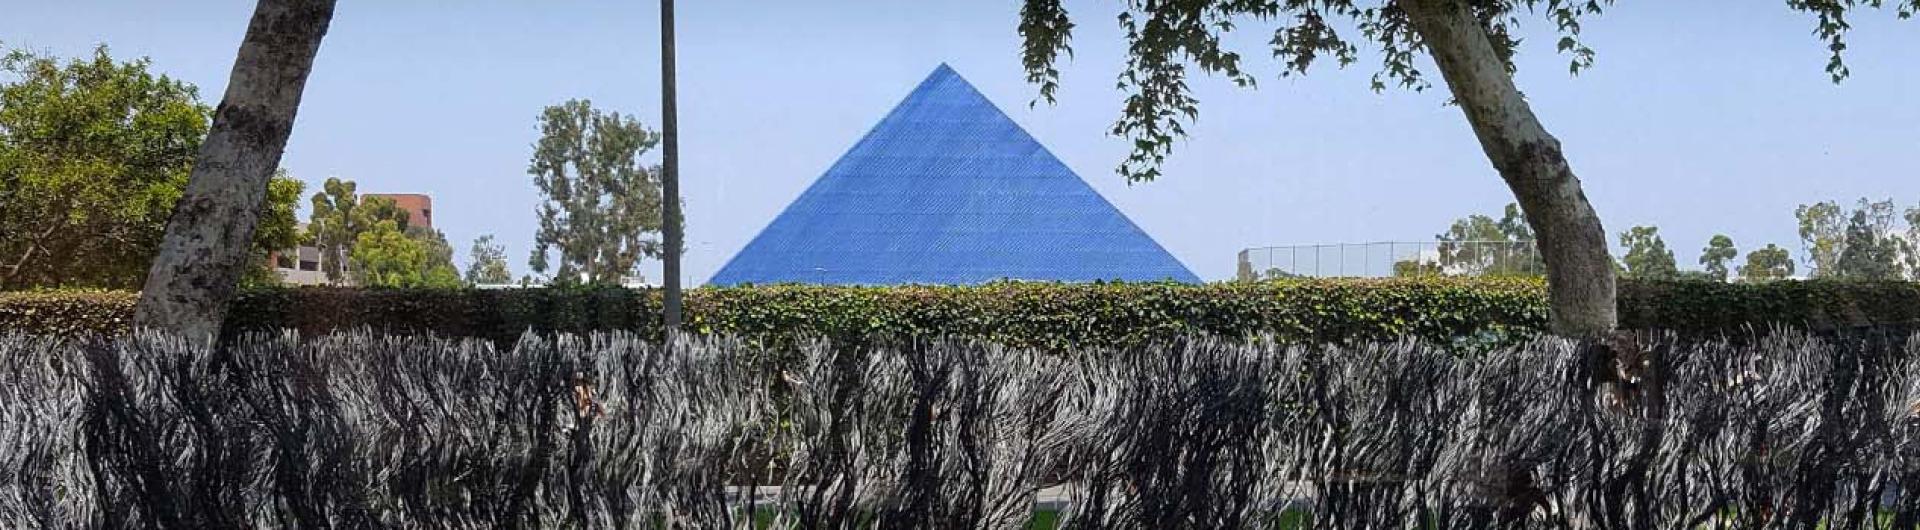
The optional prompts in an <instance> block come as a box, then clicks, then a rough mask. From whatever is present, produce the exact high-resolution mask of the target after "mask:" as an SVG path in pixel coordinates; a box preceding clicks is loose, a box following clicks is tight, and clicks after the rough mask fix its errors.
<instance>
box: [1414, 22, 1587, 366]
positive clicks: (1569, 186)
mask: <svg viewBox="0 0 1920 530" xmlns="http://www.w3.org/2000/svg"><path fill="white" fill-rule="evenodd" d="M1400 5H1401V6H1402V7H1403V8H1405V9H1406V11H1407V14H1408V16H1409V18H1410V19H1411V20H1412V21H1413V26H1414V28H1415V30H1416V31H1418V32H1419V34H1420V37H1421V40H1422V41H1423V42H1425V44H1426V46H1427V50H1428V53H1429V54H1430V55H1432V56H1433V60H1434V62H1435V63H1436V64H1438V65H1439V67H1440V73H1441V75H1442V76H1444V77H1445V78H1446V81H1447V86H1448V88H1450V89H1451V90H1452V92H1453V97H1454V101H1455V103H1456V104H1458V105H1459V106H1460V110H1461V111H1463V112H1465V113H1466V116H1467V122H1468V123H1470V124H1471V125H1472V126H1473V132H1474V136H1476V137H1478V138H1479V140H1480V147H1481V149H1482V150H1484V151H1485V152H1486V154H1487V158H1488V159H1489V160H1491V161H1492V162H1493V167H1494V169H1495V170H1497V171H1499V173H1500V178H1501V179H1503V180H1505V181H1506V182H1507V187H1508V188H1511V189H1512V190H1513V195H1514V197H1515V198H1516V199H1518V200H1519V203H1520V207H1521V209H1523V210H1525V211H1526V216H1527V224H1528V225H1531V226H1532V227H1533V232H1534V234H1535V237H1536V240H1535V244H1537V245H1539V247H1540V254H1541V257H1542V258H1543V259H1544V260H1545V261H1546V264H1547V292H1548V297H1549V299H1550V306H1551V308H1552V314H1551V321H1552V323H1551V327H1552V331H1553V333H1555V334H1558V335H1562V336H1569V337H1595V336H1600V335H1605V334H1608V333H1611V332H1612V331H1613V330H1614V328H1615V326H1616V325H1617V323H1618V315H1617V311H1618V309H1617V308H1616V306H1615V305H1614V274H1613V257H1612V256H1611V255H1610V254H1609V253H1608V252H1607V232H1606V229H1605V228H1603V227H1601V225H1600V217H1599V215H1597V214H1595V213H1594V210H1593V205H1592V204H1590V203H1588V202H1587V196H1586V193H1585V192H1583V191H1581V189H1580V179H1579V178H1577V177H1575V176H1574V174H1573V169H1572V168H1571V167H1569V166H1568V164H1567V158H1566V156H1565V155H1563V154H1562V153H1561V151H1560V141H1559V140H1557V139H1555V138H1554V137H1553V135H1551V134H1548V133H1547V130H1546V129H1545V128H1543V127H1541V125H1540V120H1539V119H1538V118H1536V117H1535V116H1534V115H1533V109H1531V108H1530V107H1528V106H1527V102H1526V99H1525V98H1524V97H1522V96H1521V94H1520V91H1519V89H1517V88H1515V87H1514V84H1513V76H1512V74H1510V73H1509V72H1508V71H1507V68H1506V63H1505V61H1503V60H1502V59H1501V58H1500V55H1499V54H1498V53H1496V51H1495V50H1494V48H1493V43H1492V41H1491V40H1489V39H1488V37H1487V30H1486V27H1485V25H1484V24H1482V23H1481V22H1480V20H1479V19H1478V18H1477V17H1475V16H1474V14H1473V13H1472V12H1471V11H1469V8H1468V5H1467V2H1464V1H1462V0H1400Z"/></svg>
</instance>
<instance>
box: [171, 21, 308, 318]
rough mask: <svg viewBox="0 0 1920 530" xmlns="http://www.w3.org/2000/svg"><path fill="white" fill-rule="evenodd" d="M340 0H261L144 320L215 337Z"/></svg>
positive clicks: (175, 221)
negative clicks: (309, 75)
mask: <svg viewBox="0 0 1920 530" xmlns="http://www.w3.org/2000/svg"><path fill="white" fill-rule="evenodd" d="M333 7H334V0H259V3H258V4H256V5H255V7H254V11H253V20H252V22H250V23H249V24H248V25H247V35H246V38H245V39H244V40H243V41H241V43H240V52H239V54H238V56H237V57H235V59H234V62H233V73H232V74H231V77H230V79H229V80H228V82H227V93H226V95H225V96H224V97H223V98H222V99H221V100H220V107H219V109H218V110H216V111H215V112H214V115H213V127H212V130H211V131H209V132H208V133H207V140H206V142H205V143H204V144H202V145H201V147H200V154H199V158H198V159H197V160H196V161H195V163H194V165H193V173H192V176H191V177H189V179H188V181H187V189H186V191H185V193H184V194H182V195H181V197H180V202H179V203H178V204H176V205H175V206H174V210H173V216H172V217H171V218H170V219H168V220H167V232H166V236H165V238H164V239H162V240H161V243H160V253H159V255H158V256H156V257H155V258H154V260H153V268H152V269H149V270H148V272H147V283H146V288H145V289H144V290H143V291H141V293H140V303H139V306H138V307H137V308H136V309H135V311H134V317H133V323H134V325H135V326H137V327H142V328H149V329H158V330H165V331H171V332H174V333H179V334H181V335H183V336H186V337H189V338H191V339H193V340H212V339H213V338H214V337H216V336H217V335H216V334H217V333H218V332H219V330H220V323H221V321H222V320H223V319H224V318H225V316H226V312H227V304H228V302H230V301H232V299H233V295H234V290H235V289H236V287H237V286H238V284H239V282H240V276H241V274H242V273H243V272H244V270H245V267H247V265H248V260H247V255H248V252H249V250H251V246H252V242H253V230H254V227H255V225H256V224H258V221H259V219H260V203H261V201H262V200H263V199H264V198H265V197H266V193H267V183H268V181H269V180H270V179H271V178H272V177H273V171H274V169H275V168H277V167H279V165H280V155H281V153H282V152H283V151H285V149H286V146H287V137H288V136H289V135H290V134H292V131H293V119H294V113H295V112H296V111H298V110H299V108H300V94H301V92H302V91H303V90H304V89H305V88H306V85H307V73H308V72H310V71H311V70H312V69H313V57H314V54H315V53H317V52H318V51H319V49H320V39H321V37H323V36H325V35H326V33H327V25H328V24H329V23H331V22H332V20H333Z"/></svg>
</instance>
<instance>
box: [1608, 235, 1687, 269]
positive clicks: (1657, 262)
mask: <svg viewBox="0 0 1920 530" xmlns="http://www.w3.org/2000/svg"><path fill="white" fill-rule="evenodd" d="M1620 246H1622V247H1625V248H1626V249H1627V255H1626V256H1624V257H1622V258H1621V259H1620V261H1621V262H1622V263H1621V264H1622V265H1624V266H1625V267H1626V277H1628V278H1633V279H1637V280H1673V279H1677V278H1679V276H1680V268H1679V266H1678V265H1677V264H1675V263H1674V261H1673V251H1672V250H1668V249H1667V242H1666V241H1664V240H1661V239H1660V229H1659V228H1658V227H1652V226H1636V227H1633V228H1630V229H1628V230H1627V231H1625V232H1621V233H1620Z"/></svg>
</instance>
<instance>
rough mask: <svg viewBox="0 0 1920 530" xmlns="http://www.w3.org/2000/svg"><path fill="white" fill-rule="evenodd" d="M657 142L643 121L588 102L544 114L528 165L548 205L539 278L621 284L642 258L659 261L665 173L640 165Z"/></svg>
mask: <svg viewBox="0 0 1920 530" xmlns="http://www.w3.org/2000/svg"><path fill="white" fill-rule="evenodd" d="M659 142H660V135H659V134H656V133H654V132H653V131H651V130H648V129H647V128H646V127H644V126H642V125H641V124H640V122H639V120H636V119H634V118H633V117H632V116H627V115H623V114H620V113H618V112H607V111H601V110H599V109H595V108H593V104H592V103H591V102H588V101H586V100H578V99H576V100H569V101H567V102H566V103H562V104H559V105H554V106H551V107H547V108H546V109H545V110H543V111H542V112H541V113H540V140H539V141H538V142H536V143H534V146H533V157H532V159H531V160H530V161H529V162H528V163H527V173H528V174H531V175H533V183H534V186H535V187H537V188H539V190H540V196H541V199H542V200H541V202H540V205H539V207H538V208H537V209H536V210H535V212H536V213H537V214H538V216H539V221H540V225H539V228H538V229H537V230H536V231H535V232H534V237H533V245H534V246H533V255H532V258H531V259H530V260H529V264H530V265H531V266H532V268H533V271H534V272H536V273H546V272H547V271H548V270H549V269H550V268H551V269H553V270H554V273H553V278H554V279H555V280H556V281H559V282H575V281H582V282H588V283H619V282H620V281H622V280H623V279H625V278H626V277H627V276H629V275H631V274H632V273H633V272H634V269H635V267H636V266H637V265H638V264H639V262H640V260H641V259H642V258H653V257H658V256H659V255H660V251H661V244H660V242H659V240H658V239H657V238H656V237H657V235H658V234H659V233H660V229H661V204H660V197H661V190H660V171H659V168H658V167H649V166H646V165H643V164H642V163H641V161H640V159H641V157H642V156H643V155H645V154H647V152H648V151H650V150H652V149H653V147H654V146H655V145H656V144H658V143H659ZM550 254H551V255H550Z"/></svg>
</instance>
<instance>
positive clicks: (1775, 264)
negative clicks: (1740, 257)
mask: <svg viewBox="0 0 1920 530" xmlns="http://www.w3.org/2000/svg"><path fill="white" fill-rule="evenodd" d="M1791 277H1793V256H1791V255H1788V253H1787V249H1784V248H1780V247H1779V246H1778V245H1774V244H1772V243H1768V244H1767V247H1766V248H1763V249H1759V250H1755V251H1753V252H1748V253H1747V264H1745V265H1741V266H1740V280H1741V281H1747V282H1766V281H1773V280H1784V279H1787V278H1791Z"/></svg>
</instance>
